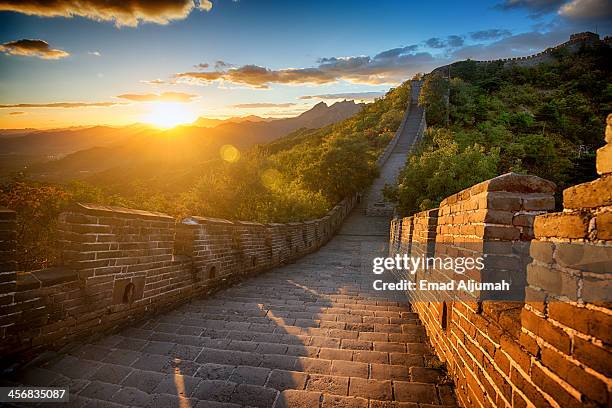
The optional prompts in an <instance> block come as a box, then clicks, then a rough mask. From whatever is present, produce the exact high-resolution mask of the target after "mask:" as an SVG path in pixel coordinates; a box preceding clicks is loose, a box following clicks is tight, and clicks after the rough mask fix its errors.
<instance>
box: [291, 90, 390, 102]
mask: <svg viewBox="0 0 612 408" xmlns="http://www.w3.org/2000/svg"><path fill="white" fill-rule="evenodd" d="M385 93H386V92H385V91H380V92H378V91H374V92H344V93H335V94H322V95H303V96H300V99H320V100H334V99H354V100H360V101H371V100H374V99H376V98H380V97H381V96H384V95H385Z"/></svg>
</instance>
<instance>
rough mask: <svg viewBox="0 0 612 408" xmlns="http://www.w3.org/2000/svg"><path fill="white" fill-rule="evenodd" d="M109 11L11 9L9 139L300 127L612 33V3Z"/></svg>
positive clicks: (0, 93)
mask: <svg viewBox="0 0 612 408" xmlns="http://www.w3.org/2000/svg"><path fill="white" fill-rule="evenodd" d="M100 3H101V2H98V1H96V0H87V1H84V2H79V3H78V4H77V2H75V1H72V0H60V1H55V2H53V3H52V4H50V3H47V2H43V1H39V0H25V1H8V2H3V3H2V4H0V23H1V24H0V27H1V28H0V72H1V75H2V79H1V80H0V128H59V127H70V126H88V125H98V124H104V125H128V124H131V123H140V122H142V123H147V124H151V125H155V126H159V127H172V126H175V125H179V124H186V123H191V122H193V121H194V120H196V119H197V118H198V117H202V116H203V117H206V118H229V117H233V116H247V115H258V116H262V117H267V116H272V117H288V116H295V115H297V114H299V113H301V112H304V111H306V110H308V109H310V108H311V107H312V106H313V105H314V104H316V103H317V102H320V101H326V102H327V103H328V104H330V103H333V102H335V101H339V100H344V99H354V100H357V101H371V100H373V99H374V98H376V97H379V96H381V95H382V94H383V93H384V92H385V91H386V90H388V89H389V88H390V87H393V86H396V85H398V84H400V83H401V82H402V81H404V80H406V79H408V78H410V77H411V76H413V75H414V74H415V73H418V72H429V71H430V70H431V69H433V68H435V67H437V66H439V65H444V64H446V63H449V62H452V61H456V60H462V59H466V58H472V59H494V58H502V57H513V56H523V55H529V54H533V53H536V52H539V51H541V50H543V49H545V48H547V47H550V46H553V45H556V44H558V43H561V42H563V41H566V40H567V39H568V37H569V35H570V34H571V33H574V32H580V31H587V30H588V31H598V32H599V34H600V35H601V36H605V35H608V34H610V27H611V26H612V25H611V24H610V22H611V18H612V7H611V4H610V1H608V0H570V1H567V0H565V1H558V0H557V1H555V0H553V1H542V0H499V1H498V2H485V1H475V2H470V3H467V4H463V3H454V2H438V3H431V2H423V3H420V4H407V2H401V1H386V2H383V3H380V4H377V5H376V7H372V5H371V4H370V3H360V2H357V3H350V4H349V3H340V2H338V3H333V4H329V3H328V2H308V3H299V2H295V3H293V2H292V3H289V4H285V3H281V2H276V1H270V2H265V3H261V2H253V1H249V0H238V1H230V0H222V1H214V0H213V1H212V2H208V1H206V0H203V1H199V2H192V1H191V0H183V1H178V2H177V1H169V0H168V1H157V2H155V3H154V4H153V3H150V2H147V1H144V0H139V1H132V2H129V3H127V4H124V3H117V4H116V5H112V4H111V5H110V6H108V5H107V7H105V8H104V9H103V8H101V7H100ZM102 10H103V11H102ZM279 33H283V34H282V35H279Z"/></svg>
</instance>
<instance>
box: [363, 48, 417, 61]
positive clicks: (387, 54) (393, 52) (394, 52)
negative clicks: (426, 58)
mask: <svg viewBox="0 0 612 408" xmlns="http://www.w3.org/2000/svg"><path fill="white" fill-rule="evenodd" d="M418 48H419V46H418V45H409V46H407V47H401V48H392V49H390V50H386V51H383V52H381V53H378V54H376V55H375V56H374V59H384V58H396V57H399V56H400V55H405V54H409V53H411V52H415V51H416V50H417V49H418Z"/></svg>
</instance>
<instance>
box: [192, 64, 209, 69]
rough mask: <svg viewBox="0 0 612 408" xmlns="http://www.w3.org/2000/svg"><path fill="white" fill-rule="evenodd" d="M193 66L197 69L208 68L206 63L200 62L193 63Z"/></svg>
mask: <svg viewBox="0 0 612 408" xmlns="http://www.w3.org/2000/svg"><path fill="white" fill-rule="evenodd" d="M194 67H196V68H197V69H206V68H208V64H205V63H200V64H198V65H194Z"/></svg>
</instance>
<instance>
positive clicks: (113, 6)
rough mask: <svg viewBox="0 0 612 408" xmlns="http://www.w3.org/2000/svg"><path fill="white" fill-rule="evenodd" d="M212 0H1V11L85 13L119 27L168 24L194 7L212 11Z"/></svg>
mask: <svg viewBox="0 0 612 408" xmlns="http://www.w3.org/2000/svg"><path fill="white" fill-rule="evenodd" d="M211 8H212V3H211V2H210V1H209V0H199V1H198V0H195V1H194V0H154V1H151V0H1V1H0V11H13V12H17V13H23V14H27V15H34V16H40V17H74V16H79V17H84V18H88V19H91V20H96V21H112V22H114V23H115V25H116V26H117V27H121V26H130V27H136V26H137V25H138V23H139V22H148V23H156V24H167V23H169V22H170V21H173V20H182V19H184V18H186V17H187V16H188V15H189V13H191V11H192V10H194V9H198V10H205V11H209V10H210V9H211Z"/></svg>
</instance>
